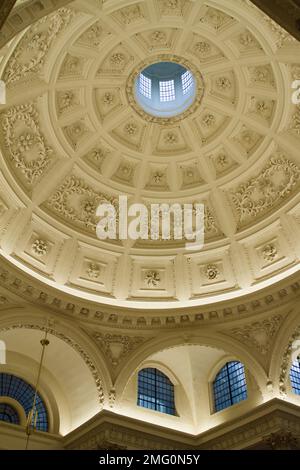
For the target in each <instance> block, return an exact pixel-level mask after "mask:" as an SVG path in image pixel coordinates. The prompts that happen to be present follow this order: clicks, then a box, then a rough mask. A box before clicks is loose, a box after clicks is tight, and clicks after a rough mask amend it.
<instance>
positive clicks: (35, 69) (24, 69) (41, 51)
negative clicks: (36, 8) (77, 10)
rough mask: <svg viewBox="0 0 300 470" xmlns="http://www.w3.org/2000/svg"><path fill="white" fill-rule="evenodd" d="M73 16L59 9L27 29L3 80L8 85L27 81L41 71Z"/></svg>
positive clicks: (69, 11) (67, 11)
mask: <svg viewBox="0 0 300 470" xmlns="http://www.w3.org/2000/svg"><path fill="white" fill-rule="evenodd" d="M73 15H74V12H73V11H72V10H70V9H67V8H61V9H60V10H58V11H57V12H56V13H53V14H52V15H50V16H46V17H44V18H42V19H41V20H39V21H38V22H37V23H36V24H35V25H33V26H31V27H30V28H29V30H28V31H27V32H26V33H25V35H24V36H23V37H22V39H21V41H20V43H19V45H18V47H17V49H16V50H15V52H14V53H13V54H12V56H11V57H10V59H9V61H8V64H7V66H6V68H5V71H4V75H3V79H4V81H5V82H6V83H7V84H8V85H9V84H14V83H16V82H18V81H19V80H22V81H23V80H24V79H25V80H26V81H28V80H30V78H33V77H34V76H35V74H37V73H39V72H40V71H41V69H42V67H43V65H44V62H45V58H46V55H47V52H48V50H49V48H50V47H51V45H52V43H53V41H54V40H55V39H56V38H57V36H58V34H59V33H60V32H61V31H62V30H63V28H65V27H66V26H67V25H68V24H69V22H70V20H71V19H72V16H73Z"/></svg>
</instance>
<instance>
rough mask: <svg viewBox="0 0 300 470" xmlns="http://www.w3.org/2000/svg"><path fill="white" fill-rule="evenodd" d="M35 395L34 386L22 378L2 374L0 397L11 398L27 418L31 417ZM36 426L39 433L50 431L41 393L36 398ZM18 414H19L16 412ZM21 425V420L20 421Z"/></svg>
mask: <svg viewBox="0 0 300 470" xmlns="http://www.w3.org/2000/svg"><path fill="white" fill-rule="evenodd" d="M34 394H35V389H34V386H33V385H31V384H30V383H28V382H27V381H26V380H24V379H23V378H21V377H20V376H16V375H13V374H8V373H6V372H1V373H0V396H1V397H2V399H3V397H7V396H8V397H10V398H12V399H14V400H15V401H17V402H18V403H19V404H20V405H21V406H22V408H23V409H24V411H25V414H26V416H28V415H29V413H30V411H31V409H32V404H33V397H34ZM35 409H36V412H37V414H36V418H34V419H36V424H35V427H36V429H37V430H38V431H44V432H46V431H48V430H49V420H48V410H47V408H46V405H45V403H44V400H43V398H42V397H41V395H40V393H39V391H38V393H37V397H36V407H35ZM16 413H17V412H16ZM18 424H19V420H18Z"/></svg>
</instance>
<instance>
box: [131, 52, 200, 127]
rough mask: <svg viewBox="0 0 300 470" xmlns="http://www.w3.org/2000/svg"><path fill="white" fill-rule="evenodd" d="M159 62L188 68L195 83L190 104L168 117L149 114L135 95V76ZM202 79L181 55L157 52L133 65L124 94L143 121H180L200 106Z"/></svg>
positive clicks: (198, 72) (171, 122) (166, 122)
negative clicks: (157, 53)
mask: <svg viewBox="0 0 300 470" xmlns="http://www.w3.org/2000/svg"><path fill="white" fill-rule="evenodd" d="M160 62H172V63H175V64H178V65H180V66H181V67H183V68H185V69H186V70H188V71H189V72H190V73H191V74H192V76H193V78H194V84H195V98H194V100H193V102H192V103H191V104H190V106H189V107H188V108H187V109H185V110H184V111H183V112H181V113H179V114H176V115H173V116H169V117H161V116H157V115H153V114H150V113H149V112H146V111H145V110H144V109H143V108H142V106H141V105H140V104H139V103H138V101H137V97H136V91H135V90H136V80H137V77H139V76H140V74H141V72H143V71H144V70H145V69H147V67H150V66H151V65H153V64H157V63H160ZM204 89H205V88H204V80H203V77H202V74H201V73H200V71H199V70H198V69H197V68H196V67H195V65H194V64H192V63H191V62H189V61H188V60H186V59H185V58H183V57H180V56H177V55H173V54H159V55H156V56H152V57H149V58H147V59H146V60H144V61H142V62H140V63H139V65H138V66H137V67H135V68H134V69H133V70H132V71H131V73H130V75H129V78H128V80H127V83H126V94H127V99H128V102H129V104H130V106H131V107H132V108H133V109H134V111H135V112H136V113H137V114H138V115H139V116H141V117H142V118H143V119H144V120H145V121H147V122H156V123H158V124H162V125H164V124H165V125H168V124H173V123H175V122H179V121H182V120H183V119H185V118H186V117H187V116H189V115H190V114H192V113H194V112H195V111H196V110H197V109H198V107H199V106H200V104H201V102H202V99H203V96H204Z"/></svg>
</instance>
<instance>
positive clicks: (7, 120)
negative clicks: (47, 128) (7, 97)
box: [1, 103, 53, 185]
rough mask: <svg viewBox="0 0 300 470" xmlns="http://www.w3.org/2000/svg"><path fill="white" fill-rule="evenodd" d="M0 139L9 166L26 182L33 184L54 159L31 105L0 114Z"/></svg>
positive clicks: (17, 107) (35, 110)
mask: <svg viewBox="0 0 300 470" xmlns="http://www.w3.org/2000/svg"><path fill="white" fill-rule="evenodd" d="M1 124H2V132H3V140H4V143H5V147H6V151H7V153H8V155H9V157H10V160H11V163H12V164H13V166H14V167H15V168H16V169H17V171H18V172H19V173H21V176H23V178H24V179H25V182H26V183H28V184H30V185H32V184H33V183H34V182H35V180H36V179H38V178H39V177H40V176H42V175H43V173H44V172H45V170H46V169H47V167H48V166H49V164H50V162H51V159H52V158H53V150H52V148H51V147H49V146H48V145H47V142H46V139H45V137H44V135H43V134H42V132H41V130H40V123H39V113H38V110H37V107H36V106H35V104H33V103H29V104H24V105H20V106H15V107H13V108H10V109H9V110H8V111H7V112H5V113H3V114H2V115H1Z"/></svg>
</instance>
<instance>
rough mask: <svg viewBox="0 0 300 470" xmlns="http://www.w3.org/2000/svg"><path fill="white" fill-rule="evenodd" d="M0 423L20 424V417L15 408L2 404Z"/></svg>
mask: <svg viewBox="0 0 300 470" xmlns="http://www.w3.org/2000/svg"><path fill="white" fill-rule="evenodd" d="M0 421H6V422H7V423H11V424H20V417H19V415H18V412H17V411H16V410H15V409H14V407H13V406H12V405H10V404H8V403H0Z"/></svg>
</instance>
